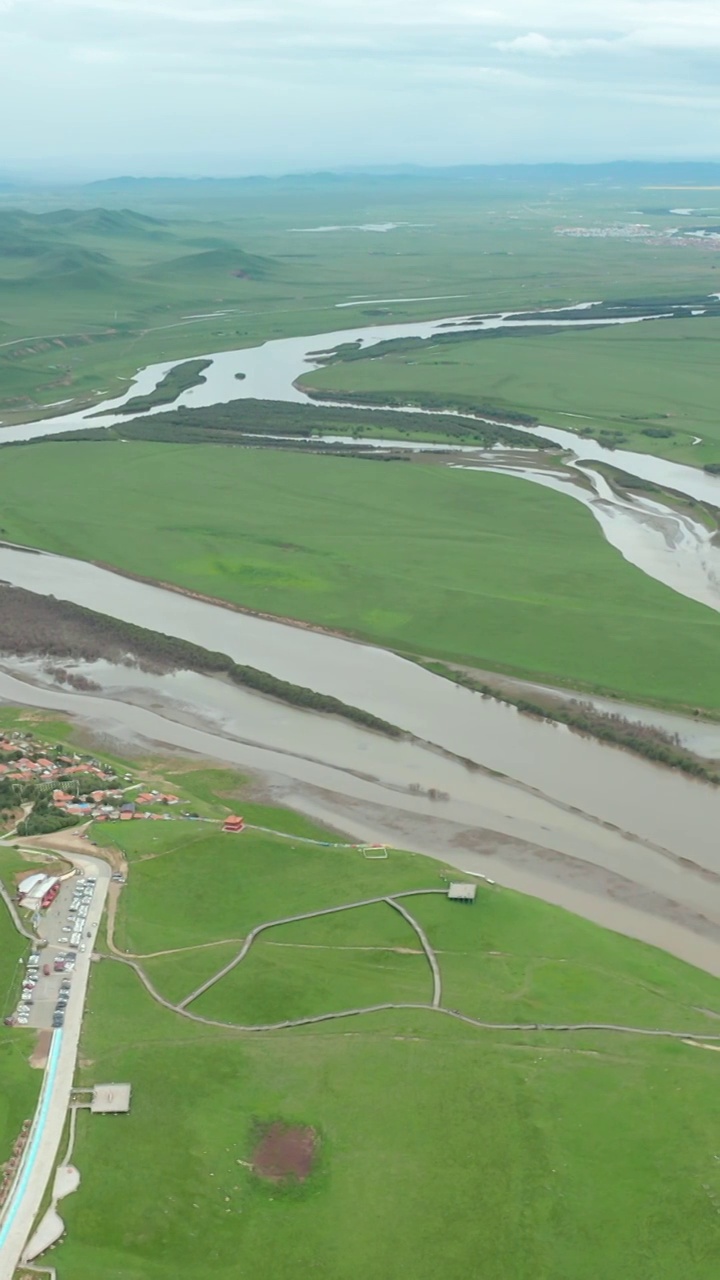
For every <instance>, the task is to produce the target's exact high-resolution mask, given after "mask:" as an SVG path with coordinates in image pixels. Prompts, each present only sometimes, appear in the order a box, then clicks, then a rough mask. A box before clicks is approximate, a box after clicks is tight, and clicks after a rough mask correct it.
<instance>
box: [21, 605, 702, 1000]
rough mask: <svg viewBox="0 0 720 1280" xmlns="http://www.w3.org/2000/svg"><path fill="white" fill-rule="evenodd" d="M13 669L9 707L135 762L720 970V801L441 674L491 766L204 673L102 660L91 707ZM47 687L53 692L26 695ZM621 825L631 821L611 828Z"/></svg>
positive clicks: (26, 667)
mask: <svg viewBox="0 0 720 1280" xmlns="http://www.w3.org/2000/svg"><path fill="white" fill-rule="evenodd" d="M232 616H233V617H234V618H239V617H240V615H232ZM242 620H243V621H244V619H242ZM253 621H255V620H253ZM288 630H292V628H288ZM311 638H318V637H311ZM319 638H321V639H323V640H325V639H328V638H327V637H319ZM337 643H340V644H343V643H345V642H337ZM355 647H356V648H358V649H359V650H361V652H364V650H363V649H362V646H355ZM367 653H368V655H374V654H381V651H377V650H367ZM384 656H385V657H390V656H391V655H384ZM356 657H357V655H356ZM395 663H397V664H398V666H395V665H394V664H393V674H394V679H395V682H396V684H397V680H398V673H399V671H401V670H402V669H404V668H406V667H407V668H408V669H409V675H410V676H411V677H412V679H413V680H414V678H415V674H416V673H417V674H419V675H420V676H427V673H425V672H421V671H419V669H417V668H415V667H412V666H411V664H408V663H401V662H400V660H399V659H396V660H395ZM2 666H3V668H4V670H2V671H0V699H2V700H4V701H7V702H10V703H16V704H18V703H19V704H25V705H30V706H37V707H49V708H51V709H53V710H57V711H61V712H64V713H70V714H74V715H76V716H77V717H79V718H80V720H81V721H82V722H83V723H84V724H86V725H87V726H88V727H89V728H90V729H92V730H93V731H94V732H95V734H96V735H99V736H102V737H104V738H105V739H106V740H107V739H108V738H109V739H111V740H112V741H113V742H118V743H120V744H122V745H123V746H124V747H125V748H126V749H128V748H130V749H133V748H135V747H139V748H141V749H143V750H146V749H148V748H151V749H155V750H157V749H158V748H161V749H168V748H169V749H172V750H185V751H190V752H192V753H195V754H197V755H199V756H202V757H205V758H210V759H215V760H219V761H223V762H225V763H227V764H230V765H233V766H235V767H238V768H240V769H242V770H243V771H246V770H247V771H253V772H255V773H259V774H261V775H262V776H263V777H264V778H265V779H267V780H269V782H268V784H267V785H268V786H269V787H270V790H271V792H272V797H273V798H274V799H276V800H277V801H278V802H284V803H287V804H290V805H291V806H293V807H295V808H298V809H299V810H300V811H302V812H305V813H308V814H309V815H310V816H314V817H317V818H318V819H320V820H322V821H324V822H328V823H330V824H331V825H332V826H334V827H335V828H336V829H338V830H341V831H347V832H349V834H351V835H352V836H353V837H354V838H356V839H358V840H359V841H364V842H369V843H372V842H375V841H380V842H381V843H388V844H392V845H396V846H398V845H399V846H405V847H408V848H411V849H414V850H416V851H417V852H419V853H428V854H432V855H434V856H439V857H442V858H444V859H445V860H446V861H448V862H449V863H450V864H451V865H452V866H455V867H458V868H460V869H462V870H463V871H468V872H471V873H473V874H480V875H485V876H490V877H491V878H492V879H494V880H496V881H497V882H498V883H501V884H506V885H509V886H510V887H514V888H517V889H521V890H523V891H525V892H529V893H533V894H535V895H536V896H539V897H542V898H545V899H546V900H547V901H550V902H556V903H558V904H559V905H563V906H566V907H568V908H569V909H571V910H576V911H578V912H579V913H580V914H582V915H585V916H586V917H588V918H589V919H593V920H596V921H597V922H598V923H602V924H605V925H608V926H610V927H611V928H615V929H617V930H619V931H620V932H624V933H628V934H630V935H631V936H634V937H639V938H642V939H644V940H645V941H649V942H653V943H655V944H657V945H659V946H662V947H664V948H665V949H666V950H669V951H672V952H674V953H675V954H677V955H679V956H681V957H682V958H684V959H687V960H689V961H691V962H692V963H694V964H697V965H699V966H701V967H703V968H705V969H707V970H709V971H710V972H713V973H717V974H718V975H720V865H719V859H718V855H717V853H716V850H715V842H714V839H713V833H714V831H716V830H717V819H718V816H720V793H718V792H715V791H713V790H711V789H710V788H709V787H707V786H705V785H703V784H701V783H695V782H692V781H688V780H686V779H685V778H683V777H680V776H678V775H675V774H671V773H668V772H667V771H663V770H659V769H657V768H656V767H654V766H652V765H649V764H647V763H646V762H645V761H641V760H635V759H633V758H632V757H628V756H626V755H625V754H624V753H622V752H620V751H617V750H614V749H612V748H608V747H605V746H602V745H600V744H596V743H593V742H591V741H588V740H585V739H578V738H577V737H575V736H573V735H571V734H570V733H569V732H568V731H567V730H565V729H563V728H559V729H554V728H552V727H550V726H547V725H543V724H537V723H535V722H534V721H529V720H527V719H526V718H524V717H521V716H520V715H519V714H518V713H516V712H515V711H514V710H512V709H508V708H505V707H502V706H497V705H496V704H493V703H489V702H487V701H486V700H484V699H482V698H481V697H479V695H473V694H470V693H469V692H468V691H467V690H456V688H455V686H453V685H450V684H448V683H447V682H445V681H439V680H437V678H436V677H431V676H428V684H427V686H425V687H427V688H432V687H434V686H435V684H437V686H438V688H437V689H436V690H434V692H435V697H436V701H435V703H434V706H431V707H429V708H428V710H427V711H424V712H423V715H427V716H428V717H430V716H432V719H433V724H434V726H435V728H437V729H438V730H440V729H441V728H442V726H443V725H444V726H445V734H446V737H447V741H449V742H451V741H452V740H453V738H454V727H455V726H456V727H457V731H458V733H464V734H466V735H470V736H472V745H473V750H474V755H475V758H476V759H477V760H478V761H479V762H480V767H475V768H471V767H468V766H467V765H466V764H463V763H462V762H461V761H459V760H458V759H457V758H455V757H451V756H449V755H447V754H445V753H443V752H439V751H438V750H436V749H434V748H432V747H430V746H427V745H423V744H422V743H421V742H415V741H400V742H397V741H394V740H392V739H388V738H384V737H381V736H379V735H377V734H374V733H370V732H369V731H367V730H365V729H362V728H361V727H359V726H356V725H353V724H350V723H348V722H345V721H342V720H339V719H336V718H334V717H324V716H319V715H317V714H315V713H312V712H307V711H302V710H300V709H298V708H293V707H286V706H283V705H282V704H279V703H276V702H274V701H273V700H272V699H266V698H262V697H258V696H257V695H255V694H252V693H249V692H247V691H245V690H239V689H235V688H232V689H230V688H228V686H227V685H225V684H223V682H221V681H215V680H214V679H211V678H210V677H201V676H196V675H193V674H192V673H179V674H178V676H154V675H150V674H149V673H144V674H143V673H135V672H132V671H128V670H127V669H126V668H115V669H112V668H110V664H91V665H90V666H87V668H86V671H87V674H89V675H90V676H91V678H93V679H94V680H96V681H97V682H98V683H100V684H102V685H103V690H104V691H103V693H101V694H81V693H76V692H74V691H73V690H71V689H67V688H62V689H56V688H53V687H51V685H50V680H49V677H43V676H42V671H41V667H40V665H39V664H36V665H35V666H34V667H33V664H30V663H28V662H27V661H24V662H20V661H18V660H11V659H3V661H2ZM103 667H104V668H105V669H104V670H102V669H101V668H103ZM43 679H44V680H45V681H47V683H46V684H45V687H38V685H37V684H36V683H35V684H33V683H28V681H38V680H43ZM411 688H415V686H414V685H411ZM463 704H464V706H463ZM499 752H500V753H503V754H504V756H505V757H506V763H508V762H512V763H513V769H512V771H511V773H509V774H508V776H505V777H502V776H496V775H494V774H493V773H491V772H490V771H489V770H488V768H487V765H486V763H485V762H486V761H487V760H488V759H490V760H493V759H496V758H497V754H498V753H499ZM483 765H484V766H485V767H483ZM539 780H542V781H543V782H544V783H545V786H544V788H540V787H538V786H536V785H535V784H536V783H537V782H538V781H539ZM591 783H592V784H593V785H592V786H591V785H590V784H591ZM431 792H432V793H434V795H435V796H436V797H438V798H435V799H433V798H432V796H431ZM580 792H583V793H584V794H585V798H586V800H587V801H588V803H587V804H586V806H585V807H584V809H583V808H582V807H581V806H580V805H579V803H578V798H579V793H580ZM568 796H570V801H571V802H568V799H567V797H568ZM608 813H611V814H612V816H613V818H614V819H618V818H621V817H622V818H624V819H626V821H624V822H623V823H622V824H620V823H616V824H615V825H612V824H611V823H610V822H609V820H608ZM686 828H687V831H686Z"/></svg>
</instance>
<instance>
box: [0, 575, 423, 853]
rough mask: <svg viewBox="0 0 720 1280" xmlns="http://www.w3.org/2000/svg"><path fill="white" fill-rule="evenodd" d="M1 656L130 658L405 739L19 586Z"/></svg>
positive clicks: (310, 695) (349, 712) (320, 700)
mask: <svg viewBox="0 0 720 1280" xmlns="http://www.w3.org/2000/svg"><path fill="white" fill-rule="evenodd" d="M0 650H4V651H5V652H6V653H19V654H38V655H40V656H43V657H44V656H47V655H48V654H51V655H52V656H53V657H66V658H69V657H72V658H75V659H77V658H83V659H85V660H86V661H88V662H92V661H97V660H98V659H100V658H104V659H106V660H107V661H110V662H119V661H124V662H126V661H127V657H128V655H131V657H132V658H133V659H134V660H135V662H137V664H138V665H140V666H143V667H146V668H150V669H154V670H159V671H173V670H188V671H198V672H200V673H201V674H203V675H224V676H227V677H228V678H229V679H230V680H232V682H233V683H234V684H237V685H242V686H244V687H245V688H247V689H254V690H255V691H256V692H258V693H264V694H266V695H268V696H269V697H272V698H278V699H279V700H280V701H281V702H287V703H290V704H291V705H292V706H296V707H305V708H307V709H308V710H311V711H321V712H324V713H325V714H327V715H338V716H343V718H344V719H346V720H352V721H354V722H355V723H357V724H362V725H364V726H365V728H368V729H374V730H376V731H377V732H378V733H382V734H385V735H386V736H387V737H393V738H396V737H400V736H401V730H400V729H398V728H397V727H396V726H395V725H391V724H389V723H388V722H387V721H385V720H381V719H380V718H379V717H378V716H374V715H371V714H370V712H368V711H363V710H362V709H361V708H360V707H353V706H350V705H348V704H347V703H345V702H341V701H340V700H339V699H338V698H332V697H330V696H329V695H328V694H324V693H317V692H315V690H314V689H307V688H305V687H304V686H303V685H298V684H292V683H291V682H290V681H288V680H280V679H279V678H278V677H277V676H273V675H270V674H269V672H267V671H259V670H258V669H257V668H256V667H248V666H242V665H240V664H238V663H236V662H233V660H232V658H230V657H229V656H228V655H227V654H226V653H216V652H212V651H210V650H209V649H203V648H202V647H201V646H200V645H196V644H190V643H189V642H188V641H187V640H180V639H178V638H177V637H176V636H166V635H161V634H160V633H159V632H157V631H148V630H147V629H146V628H145V627H138V626H135V625H134V624H133V623H131V622H122V621H121V620H120V619H118V618H108V617H105V615H104V614H101V613H95V612H94V611H93V610H92V609H84V608H82V606H80V605H77V604H72V603H70V601H68V600H55V599H53V598H52V597H49V596H39V595H36V594H35V593H34V592H32V591H26V590H24V588H21V587H3V586H0ZM72 776H73V780H75V779H79V780H80V790H92V789H93V787H95V786H96V785H97V779H96V778H95V777H94V776H93V775H92V774H88V775H87V776H85V775H83V774H77V775H72ZM25 834H30V833H29V832H27V833H25Z"/></svg>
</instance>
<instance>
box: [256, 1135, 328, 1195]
mask: <svg viewBox="0 0 720 1280" xmlns="http://www.w3.org/2000/svg"><path fill="white" fill-rule="evenodd" d="M315 1149H316V1134H315V1130H314V1129H311V1128H310V1127H309V1126H307V1125H287V1124H283V1123H282V1122H281V1121H276V1122H275V1123H274V1124H271V1125H269V1126H268V1127H267V1128H266V1129H265V1131H264V1133H263V1134H262V1137H261V1138H260V1141H259V1142H258V1145H257V1146H256V1148H255V1151H254V1152H253V1158H252V1170H253V1173H255V1174H257V1176H258V1178H263V1179H265V1181H267V1182H285V1181H289V1180H290V1179H294V1180H295V1181H297V1182H304V1181H305V1179H306V1178H308V1177H309V1175H310V1173H311V1172H312V1167H313V1162H314V1160H315Z"/></svg>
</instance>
